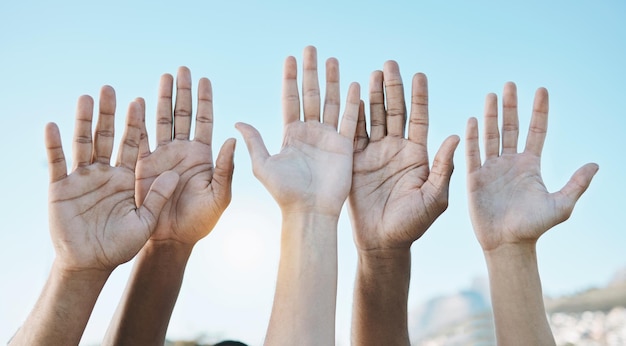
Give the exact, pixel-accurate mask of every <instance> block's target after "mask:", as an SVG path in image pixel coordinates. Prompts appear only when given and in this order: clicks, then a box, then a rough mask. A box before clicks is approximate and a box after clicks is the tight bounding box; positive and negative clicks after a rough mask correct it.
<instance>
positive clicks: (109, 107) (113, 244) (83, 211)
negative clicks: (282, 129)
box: [10, 86, 178, 345]
mask: <svg viewBox="0 0 626 346" xmlns="http://www.w3.org/2000/svg"><path fill="white" fill-rule="evenodd" d="M114 114H115V92H114V90H113V88H111V87H108V86H105V87H103V88H102V91H101V93H100V114H99V116H98V124H97V126H96V130H95V136H94V137H95V138H93V140H92V134H91V127H92V126H91V125H92V117H93V100H92V98H91V97H89V96H82V97H81V98H80V99H79V100H78V107H77V111H76V127H75V129H74V142H73V147H74V148H73V157H72V172H71V173H70V174H69V175H68V174H67V164H66V161H65V155H64V153H63V148H62V147H61V138H60V134H59V129H58V128H57V126H56V124H54V123H50V124H48V125H47V126H46V131H45V144H46V151H47V154H48V162H49V164H48V165H49V169H50V190H49V210H48V211H49V218H50V235H51V237H52V243H53V245H54V248H55V252H56V258H55V260H54V263H53V265H52V269H51V271H50V276H49V277H48V280H47V282H46V285H45V286H44V288H43V290H42V292H41V295H40V296H39V299H38V300H37V303H36V304H35V306H34V307H33V310H32V311H31V313H30V314H29V315H28V318H27V319H26V321H25V322H24V324H23V325H22V327H21V328H20V330H19V331H18V332H17V333H16V334H15V336H14V337H13V339H12V340H11V341H10V344H11V345H78V343H79V341H80V338H81V336H82V333H83V331H84V330H85V326H86V325H87V321H88V320H89V316H90V315H91V311H92V310H93V307H94V305H95V303H96V300H97V299H98V296H99V295H100V291H101V290H102V287H103V286H104V284H105V282H106V281H107V279H108V277H109V275H110V274H111V272H112V271H113V269H115V268H116V267H117V266H118V265H120V264H122V263H124V262H126V261H128V260H130V259H131V258H133V256H135V255H136V254H137V252H138V251H139V250H140V249H141V248H142V247H143V246H144V244H145V243H146V241H147V240H148V238H149V237H150V235H151V234H152V232H153V231H154V228H155V227H156V224H157V219H158V217H159V213H160V212H161V209H162V208H163V206H164V205H165V203H166V202H167V199H168V198H169V197H170V196H171V195H172V192H173V191H174V188H175V187H176V183H177V182H178V175H177V174H176V173H174V172H163V174H161V175H160V176H158V177H155V179H154V181H153V182H152V184H151V187H149V188H147V191H146V192H147V193H146V195H145V198H144V199H143V205H142V206H140V207H137V206H136V205H135V174H134V170H135V163H136V161H137V153H138V150H139V138H140V134H141V120H142V118H141V114H142V109H141V105H140V104H139V103H137V102H133V103H131V104H130V106H129V108H128V116H127V118H126V131H125V132H124V135H123V137H122V141H121V143H122V145H121V147H120V149H119V154H118V159H117V163H116V165H115V167H112V166H110V157H111V153H112V150H113V134H114V132H115V131H114V130H115V128H114V124H115V122H114Z"/></svg>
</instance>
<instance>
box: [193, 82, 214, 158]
mask: <svg viewBox="0 0 626 346" xmlns="http://www.w3.org/2000/svg"><path fill="white" fill-rule="evenodd" d="M194 139H195V140H197V141H198V142H201V143H204V144H206V145H209V146H210V145H211V142H212V141H213V89H212V88H211V81H210V80H208V79H207V78H201V79H200V81H199V82H198V113H197V114H196V130H195V138H194Z"/></svg>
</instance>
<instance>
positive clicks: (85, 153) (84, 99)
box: [72, 95, 93, 170]
mask: <svg viewBox="0 0 626 346" xmlns="http://www.w3.org/2000/svg"><path fill="white" fill-rule="evenodd" d="M92 117H93V99H92V98H91V96H87V95H83V96H81V97H79V98H78V104H77V106H76V124H75V125H74V142H73V148H72V170H75V169H76V168H78V167H85V166H88V165H90V164H91V158H92V149H93V143H92V139H91V119H92Z"/></svg>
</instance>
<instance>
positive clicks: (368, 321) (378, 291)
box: [352, 248, 411, 345]
mask: <svg viewBox="0 0 626 346" xmlns="http://www.w3.org/2000/svg"><path fill="white" fill-rule="evenodd" d="M358 258H359V262H358V265H357V274H356V280H355V285H354V302H353V307H352V344H353V345H409V344H410V342H409V335H408V328H407V300H408V295H409V281H410V275H411V273H410V272H411V252H410V248H406V249H387V250H368V251H359V257H358Z"/></svg>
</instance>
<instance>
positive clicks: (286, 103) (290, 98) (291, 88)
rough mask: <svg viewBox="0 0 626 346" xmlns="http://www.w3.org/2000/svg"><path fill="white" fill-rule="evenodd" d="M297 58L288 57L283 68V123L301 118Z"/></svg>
mask: <svg viewBox="0 0 626 346" xmlns="http://www.w3.org/2000/svg"><path fill="white" fill-rule="evenodd" d="M297 68H298V66H297V64H296V59H295V58H294V57H292V56H290V57H287V59H286V60H285V66H284V69H283V125H285V126H286V125H287V124H289V123H291V122H294V121H298V120H300V96H298V80H297V76H298V72H297Z"/></svg>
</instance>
